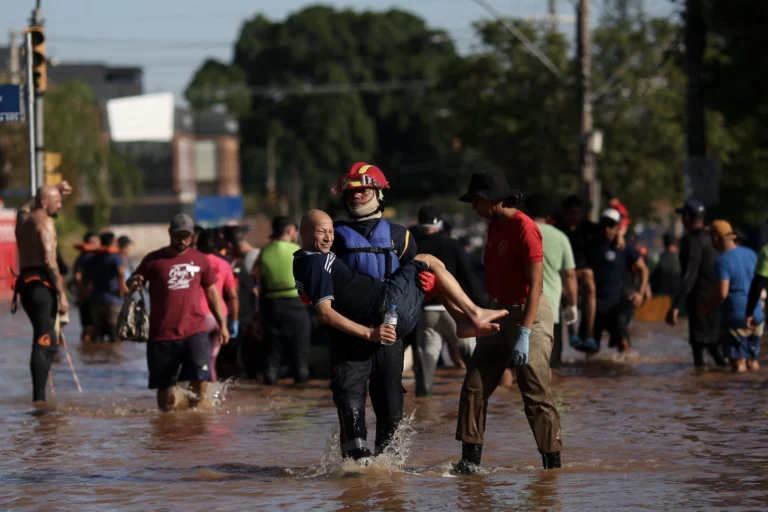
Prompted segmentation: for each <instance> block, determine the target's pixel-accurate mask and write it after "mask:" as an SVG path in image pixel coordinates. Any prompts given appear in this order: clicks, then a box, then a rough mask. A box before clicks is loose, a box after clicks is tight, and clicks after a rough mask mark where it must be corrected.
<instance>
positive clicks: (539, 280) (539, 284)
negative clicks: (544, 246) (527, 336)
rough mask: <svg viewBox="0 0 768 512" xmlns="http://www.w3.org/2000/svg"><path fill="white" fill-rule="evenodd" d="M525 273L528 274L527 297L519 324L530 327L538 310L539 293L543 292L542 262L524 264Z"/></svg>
mask: <svg viewBox="0 0 768 512" xmlns="http://www.w3.org/2000/svg"><path fill="white" fill-rule="evenodd" d="M525 273H526V274H527V275H528V283H529V284H530V288H529V289H528V297H526V299H525V314H524V315H523V321H522V322H521V325H522V326H523V327H527V328H528V329H531V328H532V327H533V322H534V320H536V312H537V311H538V310H539V302H541V294H542V293H544V263H543V262H541V261H540V262H538V263H529V264H527V265H526V266H525Z"/></svg>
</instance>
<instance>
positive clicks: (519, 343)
mask: <svg viewBox="0 0 768 512" xmlns="http://www.w3.org/2000/svg"><path fill="white" fill-rule="evenodd" d="M530 336H531V330H530V329H529V328H527V327H523V326H522V325H521V326H520V328H519V329H518V331H517V339H516V340H515V346H514V347H513V348H512V364H514V365H515V366H525V365H526V364H528V347H529V345H530V343H529V341H528V338H529V337H530Z"/></svg>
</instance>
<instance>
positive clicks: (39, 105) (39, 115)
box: [31, 0, 45, 186]
mask: <svg viewBox="0 0 768 512" xmlns="http://www.w3.org/2000/svg"><path fill="white" fill-rule="evenodd" d="M36 7H37V8H36V9H35V10H33V11H32V20H31V21H32V23H33V24H34V26H37V27H42V26H43V20H42V18H41V16H40V1H39V0H38V1H37V6H36ZM43 59H45V56H43ZM43 65H44V64H43ZM43 117H44V105H43V92H42V91H38V90H37V88H35V130H36V133H35V141H36V144H35V167H36V170H37V182H38V183H39V184H40V185H41V186H42V185H45V144H44V140H45V138H44V137H45V136H44V133H43Z"/></svg>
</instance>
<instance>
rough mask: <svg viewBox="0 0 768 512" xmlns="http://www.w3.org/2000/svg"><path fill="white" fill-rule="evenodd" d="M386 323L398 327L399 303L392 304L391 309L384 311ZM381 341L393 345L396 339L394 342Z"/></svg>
mask: <svg viewBox="0 0 768 512" xmlns="http://www.w3.org/2000/svg"><path fill="white" fill-rule="evenodd" d="M384 323H385V324H389V325H391V326H392V327H394V328H395V329H397V304H390V306H389V311H387V312H386V313H384ZM381 343H382V345H392V344H393V343H394V341H393V342H392V343H387V342H385V341H382V342H381Z"/></svg>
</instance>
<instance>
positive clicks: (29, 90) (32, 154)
mask: <svg viewBox="0 0 768 512" xmlns="http://www.w3.org/2000/svg"><path fill="white" fill-rule="evenodd" d="M24 44H25V47H26V49H27V51H26V52H25V53H26V57H27V58H26V61H27V62H26V65H27V73H26V74H27V86H26V88H25V89H26V95H25V97H26V100H27V116H26V117H27V128H28V133H29V191H30V195H31V196H32V197H34V196H35V194H37V188H38V187H39V186H40V185H42V183H40V181H38V179H37V177H38V173H37V158H36V148H37V143H36V141H35V139H36V137H37V133H36V130H35V124H36V121H37V120H36V116H35V96H34V94H35V93H34V91H35V85H34V81H33V79H32V34H31V33H27V34H26V36H25V40H24Z"/></svg>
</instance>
